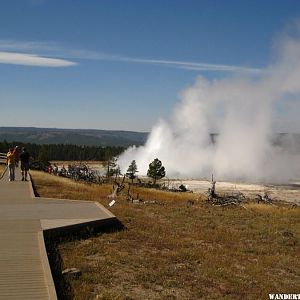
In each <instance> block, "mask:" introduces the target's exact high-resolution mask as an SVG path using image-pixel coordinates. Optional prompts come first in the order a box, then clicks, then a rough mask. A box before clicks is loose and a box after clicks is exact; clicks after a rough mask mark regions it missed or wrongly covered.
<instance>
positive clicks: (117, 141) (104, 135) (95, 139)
mask: <svg viewBox="0 0 300 300" xmlns="http://www.w3.org/2000/svg"><path fill="white" fill-rule="evenodd" d="M147 136H148V133H147V132H135V131H121V130H97V129H59V128H36V127H0V141H4V140H6V141H8V142H12V141H18V142H23V143H35V144H74V145H86V146H122V147H128V146H131V145H136V146H139V145H142V144H144V143H145V141H146V139H147Z"/></svg>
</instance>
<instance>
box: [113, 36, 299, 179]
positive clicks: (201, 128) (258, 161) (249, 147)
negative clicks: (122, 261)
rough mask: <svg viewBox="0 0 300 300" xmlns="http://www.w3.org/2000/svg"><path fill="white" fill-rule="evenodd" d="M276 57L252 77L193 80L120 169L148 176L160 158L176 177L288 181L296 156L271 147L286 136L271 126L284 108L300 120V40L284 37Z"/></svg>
mask: <svg viewBox="0 0 300 300" xmlns="http://www.w3.org/2000/svg"><path fill="white" fill-rule="evenodd" d="M278 53H279V55H278V58H277V62H276V63H274V64H272V65H270V66H269V67H268V68H266V69H265V70H264V71H262V72H261V73H260V74H256V75H254V76H253V75H251V76H250V75H249V74H242V73H237V74H234V76H231V77H226V78H223V79H214V80H207V79H205V78H204V77H198V78H197V79H196V81H195V83H194V84H193V86H191V87H189V88H187V89H185V90H184V91H183V92H182V93H181V97H180V98H181V101H180V102H179V103H178V104H177V106H176V107H175V109H174V112H173V115H172V117H171V119H170V120H169V121H165V120H161V121H160V122H159V123H158V124H156V125H155V126H154V127H153V129H152V131H151V133H150V136H149V138H148V140H147V142H146V144H145V145H144V146H141V147H138V148H136V147H131V148H129V149H128V150H126V151H125V152H124V153H123V154H122V155H121V156H120V158H119V164H120V167H121V169H122V170H123V171H126V169H127V167H128V165H129V164H130V162H131V161H132V160H133V159H135V160H136V162H137V166H138V169H139V174H146V173H147V169H148V165H149V163H150V162H151V161H152V160H153V159H154V158H156V157H157V158H159V159H160V160H161V161H162V162H163V165H164V166H165V167H166V171H167V175H168V176H169V177H175V178H179V177H181V178H203V177H206V178H207V177H209V176H210V174H211V173H214V174H215V175H216V176H217V177H218V178H219V179H247V180H252V181H253V180H265V181H274V180H280V181H283V180H284V181H287V180H288V179H290V178H291V177H295V176H296V175H299V173H300V172H299V170H300V166H299V165H297V164H296V163H295V157H296V156H295V155H293V154H291V153H290V151H287V149H286V148H280V147H276V146H274V143H273V142H274V140H273V133H274V130H275V129H276V130H277V131H282V130H283V128H280V127H279V128H276V127H275V126H278V124H280V120H279V121H278V118H279V117H281V116H282V115H283V114H284V112H285V110H286V109H287V108H288V107H289V108H292V109H290V112H293V114H294V116H295V117H298V113H299V115H300V111H299V107H300V106H299V100H300V41H299V40H298V39H292V38H285V39H284V41H283V42H282V43H281V47H280V51H278ZM295 110H297V113H295ZM287 121H289V122H290V121H291V120H287ZM292 121H295V120H292ZM213 132H217V133H218V136H217V138H216V142H215V143H212V142H211V136H210V134H211V133H213Z"/></svg>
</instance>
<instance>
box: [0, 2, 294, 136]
mask: <svg viewBox="0 0 300 300" xmlns="http://www.w3.org/2000/svg"><path fill="white" fill-rule="evenodd" d="M299 17H300V1H298V0H286V1H283V0H281V1H278V0H264V1H261V0H259V1H256V0H248V1H246V0H244V1H243V0H237V1H230V0H223V1H221V0H218V1H215V0H206V1H201V0H195V1H194V0H188V1H184V0H180V1H179V0H163V1H159V0H154V1H145V0H128V1H125V0H119V1H114V0H105V1H104V0H98V1H96V0H94V1H92V0H89V1H82V0H80V1H79V0H51V1H50V0H23V1H19V0H1V1H0V104H1V117H0V126H37V127H59V128H96V129H122V130H137V131H148V130H150V129H151V127H152V126H153V125H154V124H155V123H156V121H157V120H158V119H159V118H161V117H163V118H168V116H169V115H170V114H171V111H172V109H173V107H174V105H175V104H176V103H177V102H178V99H179V96H178V95H179V93H180V91H181V90H183V89H184V88H185V87H187V86H189V85H191V84H192V83H193V81H194V80H195V78H196V77H197V76H199V75H201V76H204V77H207V78H209V79H213V78H220V77H224V76H230V74H231V73H232V72H233V71H235V70H238V69H242V70H243V71H246V72H249V73H255V72H257V71H258V70H259V69H262V68H264V67H266V66H267V65H268V64H270V63H271V62H272V59H273V54H272V53H273V50H272V48H273V43H274V40H276V38H277V37H278V36H280V34H281V33H282V32H284V30H285V29H286V28H287V26H288V25H289V24H291V23H292V22H293V21H294V20H295V19H298V18H299Z"/></svg>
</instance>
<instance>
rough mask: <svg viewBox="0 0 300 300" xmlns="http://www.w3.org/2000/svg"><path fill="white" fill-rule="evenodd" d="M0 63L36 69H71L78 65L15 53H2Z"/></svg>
mask: <svg viewBox="0 0 300 300" xmlns="http://www.w3.org/2000/svg"><path fill="white" fill-rule="evenodd" d="M0 63H1V64H13V65H23V66H34V67H69V66H74V65H76V63H74V62H72V61H68V60H65V59H58V58H49V57H42V56H38V55H33V54H27V53H13V52H0Z"/></svg>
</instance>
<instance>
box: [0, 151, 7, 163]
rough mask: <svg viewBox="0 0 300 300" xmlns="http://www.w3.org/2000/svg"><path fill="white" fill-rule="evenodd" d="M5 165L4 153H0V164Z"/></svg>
mask: <svg viewBox="0 0 300 300" xmlns="http://www.w3.org/2000/svg"><path fill="white" fill-rule="evenodd" d="M5 163H6V153H1V152H0V164H5Z"/></svg>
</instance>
